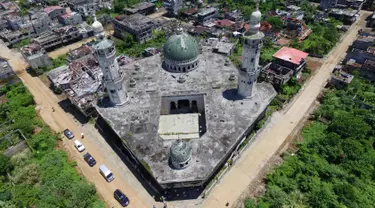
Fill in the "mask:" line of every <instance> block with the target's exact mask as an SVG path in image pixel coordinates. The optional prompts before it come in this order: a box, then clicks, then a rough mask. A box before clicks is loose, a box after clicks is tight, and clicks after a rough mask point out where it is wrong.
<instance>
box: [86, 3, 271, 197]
mask: <svg viewBox="0 0 375 208" xmlns="http://www.w3.org/2000/svg"><path fill="white" fill-rule="evenodd" d="M250 19H251V20H250V30H249V32H248V34H246V35H245V36H244V37H243V52H242V61H241V66H240V67H239V68H237V67H236V66H234V65H233V64H232V63H231V62H230V61H229V60H228V58H227V57H225V56H223V55H220V54H216V53H212V51H211V50H210V49H208V48H205V47H203V46H201V47H200V46H199V44H198V43H197V41H196V40H195V39H194V38H193V37H192V36H190V35H188V34H187V33H185V32H184V31H183V30H182V29H178V30H177V31H176V34H174V35H172V36H170V37H169V38H168V40H167V42H166V43H165V45H164V47H163V53H162V54H159V55H155V56H151V57H147V58H144V59H141V60H137V61H136V62H132V63H130V64H127V65H126V66H124V67H121V68H120V67H119V65H118V63H117V61H116V49H115V45H114V42H113V41H112V40H110V39H106V38H104V34H103V30H102V27H101V25H99V24H100V23H99V24H97V21H95V22H94V24H95V27H94V28H95V29H94V30H95V31H96V34H97V39H98V41H97V43H96V44H95V45H94V48H95V50H96V53H95V55H96V57H97V59H98V61H99V65H100V67H101V69H102V71H103V83H104V86H105V88H106V92H107V94H108V99H107V100H102V101H101V102H98V105H97V106H96V109H97V111H98V113H99V118H100V119H101V120H102V121H103V122H104V123H105V124H106V125H108V127H109V128H110V129H111V130H112V131H113V132H114V134H115V135H116V136H117V138H113V139H118V140H119V141H121V142H120V143H121V145H122V146H123V147H122V148H125V149H126V151H127V155H128V156H129V161H131V163H132V164H133V165H134V166H136V167H140V168H141V169H143V170H146V172H147V173H148V176H147V177H149V178H150V180H152V181H153V182H155V184H156V186H158V187H159V188H161V189H162V190H170V189H177V188H188V187H204V186H205V185H206V184H207V183H208V182H209V179H210V178H212V177H213V176H214V175H215V174H216V173H217V172H218V171H219V170H220V169H221V167H222V166H223V165H224V164H225V163H226V162H227V160H228V159H229V157H230V156H231V155H232V153H233V152H236V151H237V150H238V149H239V146H240V145H241V143H242V142H243V141H244V139H245V138H246V137H247V136H248V135H249V133H250V132H251V130H252V129H253V127H254V126H255V125H256V123H257V122H258V121H259V120H260V119H262V118H263V117H264V115H265V112H266V110H267V107H268V105H269V104H270V102H271V101H272V100H273V98H274V97H275V96H276V91H275V90H274V88H273V87H272V86H271V85H270V84H268V83H257V76H258V73H259V67H258V64H259V56H260V48H261V46H262V38H263V37H264V34H263V33H262V32H260V31H259V27H260V20H261V13H260V11H259V10H258V9H257V10H256V11H254V12H253V13H252V14H251V18H250ZM93 26H94V25H93Z"/></svg>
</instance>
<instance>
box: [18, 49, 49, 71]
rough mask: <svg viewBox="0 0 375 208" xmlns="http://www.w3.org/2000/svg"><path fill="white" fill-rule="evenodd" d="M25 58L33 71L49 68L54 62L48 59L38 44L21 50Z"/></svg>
mask: <svg viewBox="0 0 375 208" xmlns="http://www.w3.org/2000/svg"><path fill="white" fill-rule="evenodd" d="M21 53H22V56H23V58H24V59H25V60H26V62H27V63H28V64H29V66H30V67H31V68H32V69H36V68H39V67H48V66H51V65H52V60H51V58H50V57H48V55H47V53H46V51H45V50H44V48H42V46H41V45H39V44H38V43H31V44H29V45H27V46H25V47H23V48H22V49H21Z"/></svg>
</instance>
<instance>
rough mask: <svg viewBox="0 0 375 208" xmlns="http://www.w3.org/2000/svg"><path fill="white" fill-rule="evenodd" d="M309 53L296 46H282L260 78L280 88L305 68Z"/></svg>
mask: <svg viewBox="0 0 375 208" xmlns="http://www.w3.org/2000/svg"><path fill="white" fill-rule="evenodd" d="M308 55H309V54H308V53H305V52H303V51H300V50H297V49H294V48H289V47H282V48H281V49H280V50H279V51H277V52H276V53H275V54H274V55H273V59H274V60H273V61H272V62H271V63H268V64H267V65H266V66H264V67H263V68H262V70H261V72H260V76H259V79H260V80H262V81H266V82H268V83H271V84H272V85H273V86H274V87H275V88H277V89H279V88H280V87H281V86H282V85H283V84H286V83H287V82H288V81H289V80H290V79H291V78H292V77H293V76H294V75H297V74H298V73H300V72H301V71H302V70H303V69H304V68H305V66H306V61H305V59H306V58H307V56H308Z"/></svg>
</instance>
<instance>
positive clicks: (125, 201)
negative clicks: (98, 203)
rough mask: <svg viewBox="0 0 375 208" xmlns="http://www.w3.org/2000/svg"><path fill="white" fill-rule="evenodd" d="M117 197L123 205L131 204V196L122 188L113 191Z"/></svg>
mask: <svg viewBox="0 0 375 208" xmlns="http://www.w3.org/2000/svg"><path fill="white" fill-rule="evenodd" d="M113 195H114V197H115V199H116V200H117V201H118V202H119V203H120V204H121V205H122V206H123V207H126V206H128V205H129V198H128V197H127V196H126V195H125V194H124V193H122V191H121V190H120V189H116V191H115V192H114V193H113Z"/></svg>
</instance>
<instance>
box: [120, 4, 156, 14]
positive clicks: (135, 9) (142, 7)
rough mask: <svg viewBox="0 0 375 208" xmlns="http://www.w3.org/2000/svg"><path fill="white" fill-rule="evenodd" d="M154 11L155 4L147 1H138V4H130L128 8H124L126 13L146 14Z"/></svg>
mask: <svg viewBox="0 0 375 208" xmlns="http://www.w3.org/2000/svg"><path fill="white" fill-rule="evenodd" d="M154 11H155V4H154V3H151V2H147V1H143V2H140V3H138V4H135V5H133V6H131V7H130V8H125V12H126V13H127V14H129V15H130V14H135V13H139V14H143V15H148V14H151V13H153V12H154Z"/></svg>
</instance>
